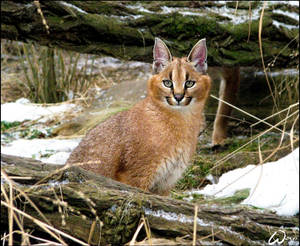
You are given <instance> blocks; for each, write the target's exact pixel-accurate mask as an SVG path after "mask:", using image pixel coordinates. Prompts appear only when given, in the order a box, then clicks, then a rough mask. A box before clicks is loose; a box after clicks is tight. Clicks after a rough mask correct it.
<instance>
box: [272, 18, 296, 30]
mask: <svg viewBox="0 0 300 246" xmlns="http://www.w3.org/2000/svg"><path fill="white" fill-rule="evenodd" d="M272 25H274V26H276V27H277V28H280V26H283V27H285V28H287V29H289V30H291V29H293V28H299V25H298V26H294V25H288V24H285V23H282V22H279V21H277V20H272Z"/></svg>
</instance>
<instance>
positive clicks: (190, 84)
mask: <svg viewBox="0 0 300 246" xmlns="http://www.w3.org/2000/svg"><path fill="white" fill-rule="evenodd" d="M195 83H196V82H195V81H194V80H187V81H186V82H185V87H186V88H191V87H193V86H194V85H195Z"/></svg>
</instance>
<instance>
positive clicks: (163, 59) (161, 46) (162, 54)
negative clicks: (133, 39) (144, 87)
mask: <svg viewBox="0 0 300 246" xmlns="http://www.w3.org/2000/svg"><path fill="white" fill-rule="evenodd" d="M171 61H172V55H171V53H170V51H169V49H168V47H167V45H166V44H165V43H164V42H163V41H162V40H161V39H159V38H155V43H154V47H153V71H154V73H160V72H161V71H162V70H163V69H164V68H165V67H166V66H167V65H168V64H169V62H171Z"/></svg>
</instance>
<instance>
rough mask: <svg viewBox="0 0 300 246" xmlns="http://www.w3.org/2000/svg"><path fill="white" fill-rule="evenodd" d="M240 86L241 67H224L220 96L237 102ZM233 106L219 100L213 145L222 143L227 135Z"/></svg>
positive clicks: (224, 99) (232, 102) (227, 100)
mask: <svg viewBox="0 0 300 246" xmlns="http://www.w3.org/2000/svg"><path fill="white" fill-rule="evenodd" d="M239 86H240V67H239V66H237V67H223V68H222V81H221V85H220V89H219V98H220V99H222V100H223V101H225V102H228V103H230V104H235V102H236V99H237V96H238V90H239ZM231 111H232V107H231V106H229V105H227V104H225V103H223V102H221V101H219V105H218V110H217V114H216V118H215V122H214V130H213V134H212V145H213V146H215V145H222V144H223V143H224V140H225V139H226V137H227V126H228V120H229V117H230V115H231Z"/></svg>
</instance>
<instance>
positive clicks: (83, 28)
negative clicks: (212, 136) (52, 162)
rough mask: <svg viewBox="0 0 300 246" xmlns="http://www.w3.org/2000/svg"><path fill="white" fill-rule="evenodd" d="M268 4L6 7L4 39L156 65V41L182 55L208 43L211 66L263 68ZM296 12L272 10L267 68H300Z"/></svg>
mask: <svg viewBox="0 0 300 246" xmlns="http://www.w3.org/2000/svg"><path fill="white" fill-rule="evenodd" d="M262 6H263V3H262V2H259V1H257V2H251V1H249V2H241V3H239V4H238V5H236V3H233V2H231V3H230V2H227V3H226V2H225V3H224V2H222V3H221V2H218V1H187V2H182V1H166V2H165V1H140V2H139V1H130V2H122V1H115V2H114V1H43V0H40V1H33V0H22V1H20V0H10V1H1V38H5V39H10V40H18V41H23V42H28V41H34V42H37V43H39V44H40V45H45V46H49V47H60V48H63V49H66V50H73V51H77V52H80V53H92V54H105V55H109V56H112V57H116V58H119V59H122V60H133V61H143V62H149V63H150V62H152V48H153V43H154V37H160V38H162V39H164V41H166V42H167V45H168V46H169V47H171V53H172V54H173V55H175V56H179V57H180V56H186V55H187V54H188V52H189V51H190V50H191V48H192V47H193V45H194V44H195V43H196V42H197V41H198V40H199V39H201V38H204V37H205V38H206V39H207V45H208V64H209V66H238V65H240V66H255V67H261V65H262V64H261V54H260V49H259V44H258V34H259V14H258V13H260V12H261V10H262ZM235 8H237V9H235ZM226 9H229V11H228V12H226V11H225V10H226ZM248 9H249V10H248ZM277 9H278V10H279V11H274V10H277ZM222 10H223V11H222ZM236 12H237V13H242V14H241V15H242V17H243V18H241V17H236V14H235V13H236ZM278 12H279V13H280V14H279V13H278ZM297 13H298V15H299V7H297V6H291V5H288V4H281V3H276V2H274V3H271V2H270V3H268V4H267V5H266V7H265V10H264V16H263V22H262V30H263V31H262V33H261V35H262V36H261V37H262V49H263V57H264V60H265V63H266V64H269V63H270V65H272V66H275V67H279V68H282V67H295V66H297V64H298V63H299V61H298V60H299V54H298V46H299V34H298V33H299V32H298V29H299V21H298V20H297V19H295V18H297V17H295V18H291V17H290V16H295V15H297ZM228 14H230V15H231V18H229V17H228ZM251 16H252V17H251ZM236 19H241V20H240V21H236ZM233 21H234V22H233ZM276 23H279V24H276Z"/></svg>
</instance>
